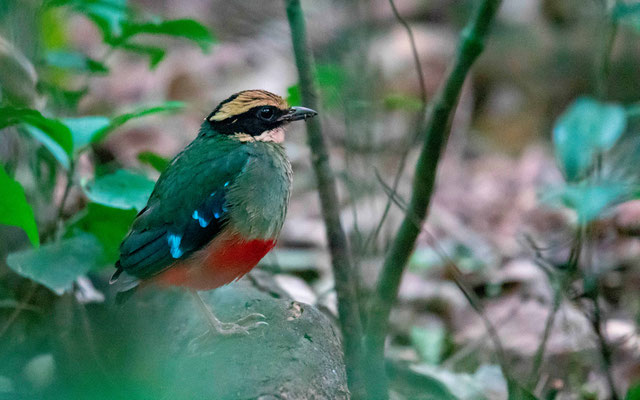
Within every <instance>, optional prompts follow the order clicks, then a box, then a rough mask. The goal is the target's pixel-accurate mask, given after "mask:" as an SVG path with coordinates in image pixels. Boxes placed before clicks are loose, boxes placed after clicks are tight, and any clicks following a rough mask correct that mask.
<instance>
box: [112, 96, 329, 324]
mask: <svg viewBox="0 0 640 400" xmlns="http://www.w3.org/2000/svg"><path fill="white" fill-rule="evenodd" d="M316 115H317V112H316V111H314V110H312V109H309V108H305V107H290V106H289V105H288V103H287V101H286V100H285V99H283V98H282V97H280V96H278V95H276V94H273V93H271V92H268V91H265V90H244V91H241V92H238V93H235V94H233V95H231V96H230V97H229V98H227V99H226V100H224V101H222V102H221V103H220V104H219V105H218V106H217V107H216V108H215V109H214V110H213V111H212V112H211V113H210V114H209V115H208V116H207V117H206V118H205V119H204V122H203V123H202V125H201V127H200V131H199V133H198V135H197V137H196V138H195V139H194V140H193V141H192V142H191V143H190V144H188V145H187V146H186V147H185V148H184V150H182V151H181V152H180V153H179V154H178V155H176V156H175V158H173V160H172V161H171V162H170V163H169V165H168V167H167V168H166V169H165V170H164V171H163V172H162V173H161V175H160V177H159V178H158V180H157V181H156V183H155V186H154V189H153V191H152V193H151V195H150V197H149V199H148V201H147V204H146V206H145V207H144V208H143V209H142V210H141V211H140V212H139V213H138V215H137V216H136V218H135V220H134V221H133V223H132V225H131V227H130V229H129V232H128V233H127V235H126V236H125V238H124V239H123V241H122V243H121V245H120V257H119V259H118V261H117V262H116V265H115V266H116V271H115V273H114V274H113V276H112V277H111V279H110V283H112V284H116V285H117V291H118V292H119V293H118V295H119V296H122V297H123V298H128V297H129V296H130V294H132V293H133V291H134V290H135V289H137V288H138V287H140V286H146V285H149V284H155V285H158V286H161V287H167V286H179V287H183V288H185V289H187V290H189V292H190V293H191V294H192V295H193V297H194V299H195V301H196V302H197V304H198V305H199V306H200V308H201V309H202V310H203V311H204V312H205V315H206V317H207V320H208V322H209V324H210V327H211V331H212V332H213V333H214V334H215V333H217V334H222V335H230V334H236V333H248V330H249V329H252V328H254V327H256V326H259V325H261V324H265V322H264V321H257V322H256V320H259V319H263V318H264V316H263V315H261V314H250V315H248V316H246V317H244V318H241V319H239V320H237V321H235V322H226V323H225V322H222V321H220V320H219V319H218V318H217V317H216V316H215V314H214V313H213V311H212V310H211V308H210V307H209V306H208V305H207V304H206V303H205V301H204V300H203V298H202V296H201V294H200V291H206V290H212V289H215V288H218V287H220V286H223V285H226V284H228V283H231V282H233V281H235V280H237V279H240V278H241V277H242V276H244V275H245V274H246V273H248V272H249V271H250V270H251V269H252V268H253V267H255V266H256V264H257V263H258V262H259V261H260V260H261V259H262V258H263V257H264V256H265V255H266V254H267V253H268V252H269V251H270V250H271V249H273V247H274V246H275V244H276V241H277V239H278V236H279V233H280V230H281V228H282V225H283V223H284V219H285V215H286V212H287V207H288V203H289V198H290V195H291V183H292V175H293V174H292V169H291V163H290V162H289V159H288V158H287V155H286V153H285V150H284V147H283V141H284V138H285V128H286V126H287V125H288V124H289V123H290V122H293V121H299V120H307V119H308V118H311V117H314V116H316Z"/></svg>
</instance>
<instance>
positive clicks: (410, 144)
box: [362, 0, 427, 253]
mask: <svg viewBox="0 0 640 400" xmlns="http://www.w3.org/2000/svg"><path fill="white" fill-rule="evenodd" d="M389 5H390V6H391V10H392V11H393V15H394V16H395V17H396V19H397V20H398V22H399V23H400V24H401V25H402V26H403V27H404V29H405V30H406V31H407V36H408V37H409V45H410V46H411V53H412V54H413V62H414V65H415V69H416V75H417V76H418V84H419V85H420V100H421V101H422V107H420V111H419V112H418V115H417V116H416V120H415V123H414V124H412V125H411V126H412V128H413V129H414V131H415V134H414V135H412V137H410V138H409V140H408V141H407V145H406V146H405V148H404V151H403V152H402V155H401V156H400V162H399V164H398V170H397V171H396V176H395V177H394V178H393V193H396V192H397V190H398V185H399V184H400V178H401V177H402V174H403V173H404V169H405V167H406V165H407V158H408V156H409V151H410V150H411V149H413V148H414V145H415V143H416V141H417V140H418V138H419V137H420V134H421V133H422V126H423V124H424V118H425V116H426V111H427V85H426V84H425V81H424V72H423V71H422V65H421V64H420V55H419V54H418V47H417V45H416V41H415V38H414V36H413V30H412V29H411V27H410V26H409V24H408V23H407V21H406V20H405V19H404V18H403V17H402V15H400V13H399V12H398V9H397V7H396V4H395V2H394V1H393V0H389ZM390 209H391V198H388V199H387V204H386V205H385V207H384V211H383V212H382V216H381V217H380V220H379V221H378V225H377V226H376V229H375V230H374V231H373V232H372V233H371V234H370V235H369V237H367V240H366V241H365V242H364V245H363V246H362V252H363V253H366V252H367V250H368V249H369V245H370V244H371V243H373V242H375V241H376V239H377V238H378V235H379V234H380V230H381V229H382V226H383V225H384V221H385V220H386V219H387V216H388V215H389V210H390Z"/></svg>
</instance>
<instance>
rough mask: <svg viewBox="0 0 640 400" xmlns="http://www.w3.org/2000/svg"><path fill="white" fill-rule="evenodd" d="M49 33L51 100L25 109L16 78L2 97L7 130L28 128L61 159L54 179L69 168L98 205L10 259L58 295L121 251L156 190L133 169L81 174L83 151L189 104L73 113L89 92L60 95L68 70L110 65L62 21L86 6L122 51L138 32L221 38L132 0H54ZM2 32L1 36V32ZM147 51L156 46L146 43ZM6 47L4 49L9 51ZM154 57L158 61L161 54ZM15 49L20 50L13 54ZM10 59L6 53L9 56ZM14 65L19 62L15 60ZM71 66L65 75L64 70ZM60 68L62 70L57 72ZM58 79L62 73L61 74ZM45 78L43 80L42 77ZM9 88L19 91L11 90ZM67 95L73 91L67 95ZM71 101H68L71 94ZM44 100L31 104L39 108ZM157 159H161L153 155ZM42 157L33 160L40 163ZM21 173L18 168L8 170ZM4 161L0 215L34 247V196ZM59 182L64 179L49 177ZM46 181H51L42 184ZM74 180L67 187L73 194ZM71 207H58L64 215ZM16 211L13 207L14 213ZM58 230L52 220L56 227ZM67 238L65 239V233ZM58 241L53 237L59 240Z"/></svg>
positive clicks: (46, 21)
mask: <svg viewBox="0 0 640 400" xmlns="http://www.w3.org/2000/svg"><path fill="white" fill-rule="evenodd" d="M40 11H41V15H42V18H41V19H40V22H41V23H42V24H43V33H44V34H45V35H46V36H47V37H46V39H45V40H44V41H43V43H44V44H45V46H44V48H42V53H43V54H42V57H40V58H39V59H38V61H39V62H40V63H39V64H37V67H38V68H37V69H38V70H39V71H40V72H41V75H40V76H39V77H38V78H42V79H44V80H43V81H41V82H38V87H39V88H40V90H41V92H40V93H39V94H38V96H40V97H45V98H47V100H48V104H49V107H47V108H45V109H40V108H38V107H31V108H29V107H25V106H24V105H25V103H24V102H23V101H20V102H19V101H15V100H14V99H15V98H17V97H19V96H15V95H13V94H12V93H7V90H8V89H10V90H12V91H14V90H15V88H14V87H13V86H8V85H5V84H4V81H0V84H1V86H0V90H1V92H0V93H2V97H1V99H2V101H1V102H0V129H5V128H8V127H15V128H17V129H18V131H19V132H22V133H25V134H27V135H28V136H24V138H25V140H27V141H28V140H29V138H31V139H33V140H35V142H34V144H35V145H36V146H42V148H44V149H46V150H47V151H48V152H49V154H50V155H51V156H52V157H53V159H54V160H56V161H57V163H58V164H57V165H56V164H55V163H53V164H51V163H50V164H49V167H50V168H52V169H53V170H52V171H50V173H49V176H52V177H55V171H56V169H58V167H61V168H62V169H63V170H66V171H67V172H66V175H67V177H68V186H69V187H70V186H73V185H74V184H76V183H77V182H78V181H80V183H81V186H82V189H83V190H84V193H85V195H86V196H87V198H88V199H89V200H90V203H89V204H88V205H87V206H86V208H84V209H83V210H81V211H80V212H79V213H78V214H77V215H76V216H75V217H74V218H72V219H71V220H69V221H66V223H64V224H63V226H61V227H56V226H57V225H58V223H57V222H56V223H55V225H54V227H53V229H54V230H55V231H58V233H54V234H49V235H48V237H47V238H46V239H45V240H48V241H50V243H47V244H45V245H43V246H41V247H40V248H36V249H31V250H25V251H22V252H18V253H14V254H11V255H10V256H9V258H8V264H9V266H10V267H11V268H12V269H13V270H14V271H15V272H17V273H18V274H20V275H22V276H24V277H27V278H29V279H32V280H34V281H36V282H38V283H41V284H43V285H44V286H46V287H49V288H50V289H51V290H53V291H54V292H56V293H58V294H62V293H63V292H64V291H65V290H69V289H71V287H72V284H73V282H74V281H75V280H76V279H77V278H78V277H79V276H81V275H84V274H86V273H87V272H88V271H90V270H93V269H96V268H99V267H102V266H106V265H110V264H111V263H113V262H114V261H115V260H116V259H117V252H118V245H119V241H120V240H121V239H122V237H123V236H124V235H125V234H126V231H127V229H128V226H129V225H130V223H131V221H132V220H133V218H134V217H135V214H136V212H137V211H139V210H140V209H141V208H142V207H143V206H144V204H145V203H146V200H147V198H148V196H149V194H150V192H151V189H152V188H153V181H151V180H149V179H148V178H146V177H144V176H141V175H138V174H134V173H131V172H128V171H124V170H118V171H116V172H115V173H112V174H107V175H104V176H97V177H96V179H95V180H93V181H91V182H86V178H81V177H79V176H77V171H76V170H75V167H76V162H77V160H78V158H79V157H80V156H81V154H83V153H84V152H91V151H92V150H93V148H94V146H96V145H99V144H100V143H101V142H102V141H104V140H105V138H106V137H107V136H108V135H109V134H111V133H112V132H114V131H116V130H117V129H118V128H119V127H120V126H122V125H123V124H125V123H127V122H128V121H130V120H133V119H137V118H141V117H144V116H148V115H152V114H156V113H162V112H177V111H180V110H181V109H182V108H183V107H184V104H183V103H181V102H175V101H170V102H165V103H162V104H159V105H154V106H140V107H137V108H134V109H133V110H131V111H128V112H124V113H120V114H116V115H113V116H105V115H90V116H76V117H70V116H69V114H70V113H69V111H70V109H69V108H68V106H73V105H74V104H77V102H78V101H79V100H80V99H81V98H82V97H83V95H84V94H85V93H86V91H83V90H81V91H77V92H74V93H76V94H74V95H73V96H74V98H73V100H72V101H71V102H67V101H60V100H61V99H60V97H59V96H58V94H60V93H66V94H70V92H69V91H68V90H67V89H66V88H65V87H64V79H59V78H60V77H62V76H64V75H74V74H86V73H89V74H106V73H108V72H109V70H108V67H107V64H106V61H105V60H94V59H91V58H89V57H87V56H86V55H84V54H82V53H80V52H78V51H77V50H74V49H70V48H68V47H67V45H66V39H65V33H64V29H62V28H61V27H62V24H64V20H65V19H66V18H67V16H68V14H69V12H71V13H79V14H82V15H84V16H86V17H87V18H88V19H90V20H91V21H92V22H93V23H94V24H96V26H97V27H98V28H99V30H100V31H101V32H102V35H103V41H104V44H106V45H107V46H109V47H110V48H111V49H114V50H127V51H137V50H136V47H137V46H138V44H136V42H135V39H136V38H137V37H138V36H139V35H147V36H171V37H176V38H182V39H187V40H188V41H190V42H193V43H195V44H196V45H198V46H199V47H200V48H201V49H202V50H203V51H206V50H208V49H209V48H210V46H211V44H213V43H214V42H215V40H214V38H213V36H212V35H211V34H210V33H209V31H208V30H207V29H206V28H205V27H204V26H203V25H201V24H200V23H199V22H197V21H195V20H190V19H179V20H165V19H162V18H160V17H148V16H147V17H145V18H142V17H141V14H140V13H139V12H137V11H136V10H135V9H133V8H132V7H130V6H129V5H128V3H127V2H126V1H125V0H69V1H66V0H60V1H58V0H54V1H49V2H46V3H44V4H43V5H42V7H41V10H40ZM0 39H1V38H0ZM4 43H5V42H4V40H2V41H0V44H2V46H0V50H4V51H5V53H6V57H5V58H7V59H9V60H11V59H15V60H17V61H20V63H17V61H16V63H14V64H16V65H22V66H23V67H22V68H23V69H24V70H25V71H32V70H34V68H33V67H32V66H31V65H30V64H29V61H28V60H26V58H24V57H23V56H22V55H21V54H19V52H18V50H17V49H15V48H14V47H12V46H11V45H9V44H6V45H4ZM141 48H142V50H141V51H140V52H141V53H142V54H143V55H146V54H148V53H149V48H145V46H142V47H141ZM153 52H157V53H158V54H160V53H162V56H163V55H164V49H162V48H154V49H153ZM0 55H1V54H0ZM162 56H158V57H155V58H153V60H152V66H155V65H157V63H158V62H159V61H160V60H161V59H162ZM11 57H13V58H11ZM0 59H1V57H0ZM14 70H15V68H14ZM60 74H63V75H60ZM56 76H57V77H58V78H56ZM52 77H53V78H52ZM38 78H36V79H38ZM9 94H12V95H11V96H10V95H9ZM66 94H65V95H64V96H66ZM66 100H69V99H68V98H67V99H66ZM37 103H40V102H37V101H35V100H34V101H33V103H32V104H31V105H33V106H35V105H36V104H37ZM59 106H63V107H65V108H66V109H67V112H66V113H65V117H64V118H60V117H56V116H55V112H54V111H55V110H56V109H58V108H59ZM144 157H147V159H149V160H152V162H153V163H154V164H155V165H156V166H158V165H159V163H160V160H161V158H160V157H159V156H154V155H150V154H147V155H144ZM35 166H37V164H34V167H35ZM7 171H13V167H12V168H9V169H7ZM7 171H5V169H4V168H3V169H2V171H1V172H0V181H1V182H0V183H2V186H3V187H4V188H6V189H3V191H6V193H7V195H5V196H2V200H1V201H2V203H3V204H2V206H3V207H2V210H3V211H2V214H1V215H0V222H2V223H4V224H6V225H14V226H18V227H20V228H22V229H24V231H25V232H26V233H27V235H28V237H29V240H30V241H31V242H32V243H33V245H34V246H36V247H37V246H38V244H39V237H38V228H37V225H36V221H38V220H39V218H38V217H39V215H38V212H39V211H41V210H36V215H35V216H34V213H33V211H32V208H31V206H30V205H29V203H28V202H27V198H28V196H27V197H25V194H24V190H23V189H22V187H21V185H20V183H19V182H18V181H16V180H14V179H13V177H12V176H11V174H7ZM33 174H34V178H35V179H36V181H37V180H38V179H39V178H40V176H41V172H40V171H39V169H35V170H34V171H33ZM52 183H55V180H53V181H52V182H50V184H52ZM45 187H46V186H43V190H44V188H45ZM69 187H68V188H67V189H66V190H65V197H64V199H63V201H64V200H66V192H68V190H69ZM63 209H64V205H60V206H59V212H56V214H60V215H62V214H61V213H62V212H63ZM5 210H11V212H8V211H5ZM48 229H51V228H48ZM61 236H63V238H62V239H61V240H56V238H59V237H61ZM51 239H54V240H53V241H51Z"/></svg>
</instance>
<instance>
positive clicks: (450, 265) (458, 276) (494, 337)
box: [376, 174, 510, 378]
mask: <svg viewBox="0 0 640 400" xmlns="http://www.w3.org/2000/svg"><path fill="white" fill-rule="evenodd" d="M376 175H377V177H378V180H379V181H380V183H381V184H382V185H383V187H384V189H385V191H386V192H387V194H388V195H389V198H391V199H392V200H393V202H394V203H395V204H396V206H398V208H400V209H401V210H402V211H403V212H404V213H405V217H406V218H410V219H411V220H412V221H413V223H414V224H415V225H416V226H417V227H418V229H420V231H421V232H424V233H425V234H426V235H427V236H429V239H430V242H431V246H432V248H433V250H434V251H435V252H436V254H437V255H438V257H440V259H441V260H442V261H444V262H445V266H446V268H447V269H448V271H449V272H450V273H451V275H452V277H453V281H454V283H455V284H456V286H458V289H460V291H461V292H462V294H463V295H464V297H465V298H466V299H467V301H468V302H469V304H470V305H471V308H473V310H474V311H475V312H476V313H477V314H478V316H480V319H481V320H482V323H483V324H484V326H485V329H486V330H487V334H488V335H489V338H490V339H491V341H492V342H493V345H494V346H495V348H496V358H497V359H498V363H499V364H500V367H501V369H502V373H503V375H504V377H505V378H509V377H510V373H509V369H508V368H507V359H506V356H505V353H504V346H502V341H501V340H500V335H498V331H497V330H496V328H495V326H494V325H493V323H492V322H491V320H490V319H489V317H487V314H486V312H485V310H484V305H483V304H482V301H481V300H480V298H478V296H477V295H476V294H475V292H474V291H473V290H472V289H471V288H470V287H469V285H467V283H466V281H465V278H464V274H463V273H462V271H460V268H458V266H457V265H456V263H455V262H454V261H453V260H452V259H451V257H449V255H447V252H446V251H445V250H444V249H443V248H442V246H440V243H439V242H438V240H437V239H436V237H435V235H433V234H432V233H431V232H430V231H429V230H428V229H426V228H425V227H424V226H423V225H422V224H421V223H420V221H419V220H418V218H416V216H415V215H409V211H408V210H407V206H406V202H404V201H402V199H401V198H400V197H399V196H398V195H397V194H394V193H393V192H392V189H391V188H390V187H389V186H388V185H387V184H386V183H385V182H384V181H383V180H382V179H381V177H380V175H379V174H376Z"/></svg>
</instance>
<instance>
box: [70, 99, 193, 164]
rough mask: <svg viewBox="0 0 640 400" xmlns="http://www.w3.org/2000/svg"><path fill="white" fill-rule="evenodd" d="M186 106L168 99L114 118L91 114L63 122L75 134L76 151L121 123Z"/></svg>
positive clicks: (96, 140)
mask: <svg viewBox="0 0 640 400" xmlns="http://www.w3.org/2000/svg"><path fill="white" fill-rule="evenodd" d="M182 108H184V103H182V102H179V101H168V102H166V103H164V104H160V105H157V106H152V107H140V108H138V109H136V110H134V111H132V112H128V113H125V114H120V115H118V116H116V117H114V118H112V119H109V118H107V117H102V116H89V117H79V118H66V119H64V120H63V122H64V123H65V124H66V125H67V126H68V127H69V129H70V130H71V134H72V136H73V149H74V151H75V152H77V151H79V150H82V149H83V148H85V147H87V146H88V145H90V144H92V143H98V142H100V141H102V140H104V139H105V137H107V135H109V133H111V132H113V131H114V130H116V129H117V128H119V127H120V126H121V125H123V124H125V123H126V122H128V121H129V120H132V119H135V118H141V117H145V116H147V115H151V114H157V113H161V112H174V111H177V110H181V109H182Z"/></svg>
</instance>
